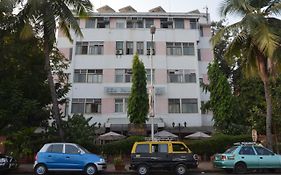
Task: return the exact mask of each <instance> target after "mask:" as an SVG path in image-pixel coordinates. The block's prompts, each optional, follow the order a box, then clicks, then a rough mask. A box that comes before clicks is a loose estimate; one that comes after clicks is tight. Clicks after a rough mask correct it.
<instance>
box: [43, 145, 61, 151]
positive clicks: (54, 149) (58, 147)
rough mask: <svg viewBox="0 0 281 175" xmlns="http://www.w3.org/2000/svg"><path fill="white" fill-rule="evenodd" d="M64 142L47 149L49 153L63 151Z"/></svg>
mask: <svg viewBox="0 0 281 175" xmlns="http://www.w3.org/2000/svg"><path fill="white" fill-rule="evenodd" d="M62 149H63V144H53V145H50V146H49V148H48V149H47V152H49V153H62Z"/></svg>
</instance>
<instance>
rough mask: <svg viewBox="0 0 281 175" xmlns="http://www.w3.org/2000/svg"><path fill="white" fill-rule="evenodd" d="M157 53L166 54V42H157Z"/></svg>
mask: <svg viewBox="0 0 281 175" xmlns="http://www.w3.org/2000/svg"><path fill="white" fill-rule="evenodd" d="M155 46H156V55H166V43H165V42H156V44H155Z"/></svg>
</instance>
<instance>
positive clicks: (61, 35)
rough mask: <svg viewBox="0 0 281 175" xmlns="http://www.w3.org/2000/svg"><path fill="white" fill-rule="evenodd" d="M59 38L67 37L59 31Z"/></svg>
mask: <svg viewBox="0 0 281 175" xmlns="http://www.w3.org/2000/svg"><path fill="white" fill-rule="evenodd" d="M58 37H65V34H64V33H63V32H62V30H60V29H59V30H58Z"/></svg>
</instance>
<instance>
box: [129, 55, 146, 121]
mask: <svg viewBox="0 0 281 175" xmlns="http://www.w3.org/2000/svg"><path fill="white" fill-rule="evenodd" d="M148 107H149V106H148V94H147V88H146V71H145V67H144V65H143V63H142V62H141V61H140V60H139V57H138V55H135V56H134V59H133V66H132V87H131V94H130V97H129V100H128V111H127V114H128V117H129V119H130V122H131V123H133V124H144V123H145V121H146V120H147V119H148V118H147V114H148Z"/></svg>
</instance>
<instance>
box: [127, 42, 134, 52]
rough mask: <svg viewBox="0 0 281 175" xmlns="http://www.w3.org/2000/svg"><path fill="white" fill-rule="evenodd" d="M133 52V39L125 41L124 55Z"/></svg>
mask: <svg viewBox="0 0 281 175" xmlns="http://www.w3.org/2000/svg"><path fill="white" fill-rule="evenodd" d="M133 53H134V43H133V41H127V42H126V55H133Z"/></svg>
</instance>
